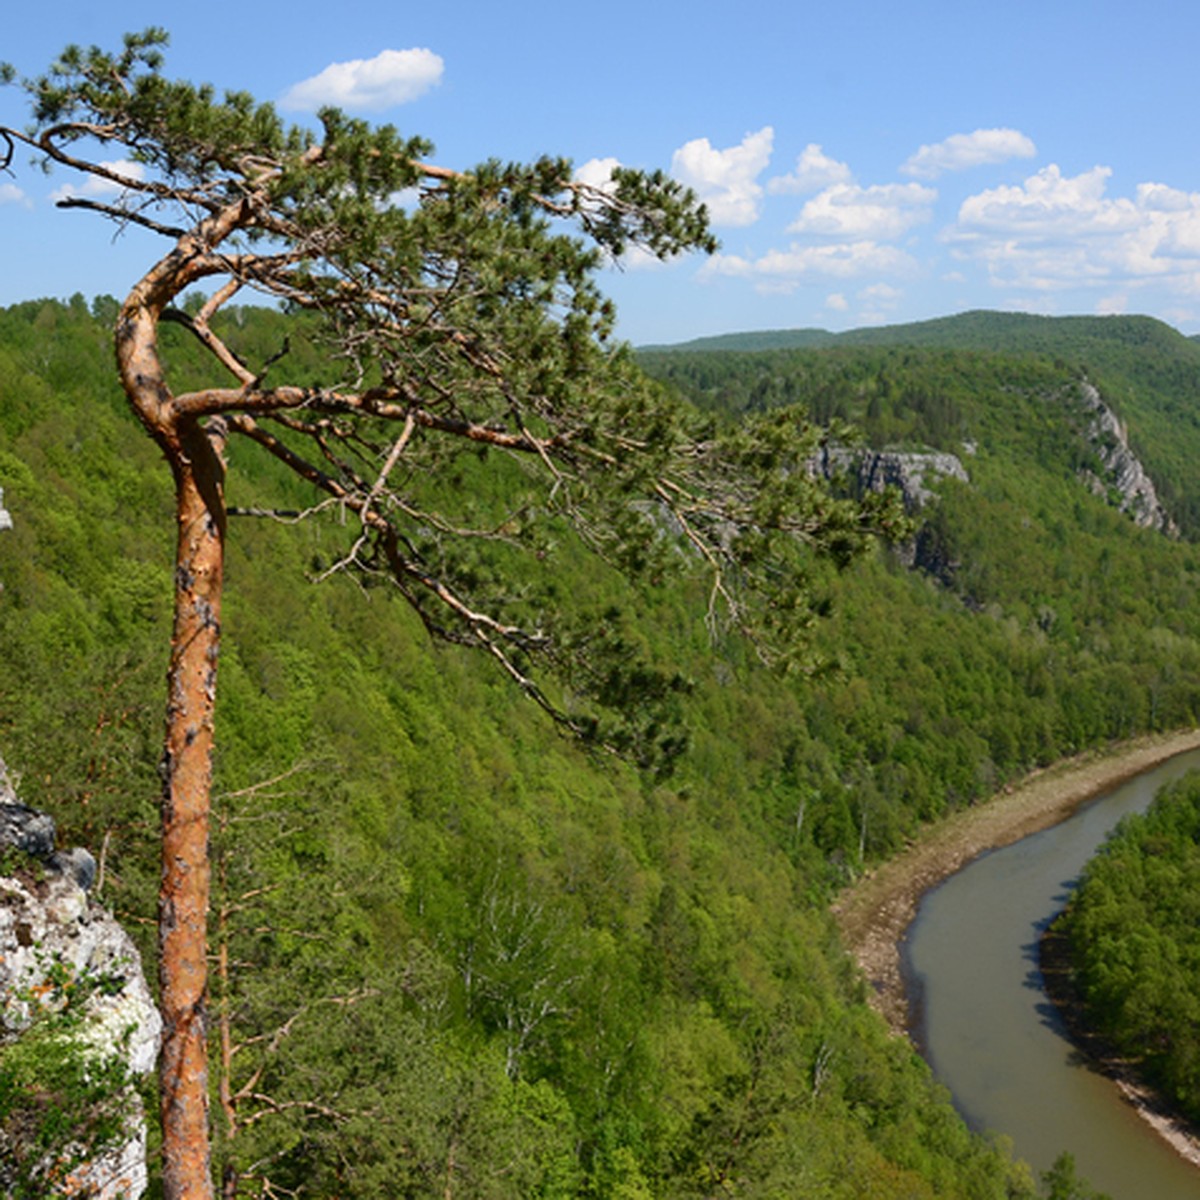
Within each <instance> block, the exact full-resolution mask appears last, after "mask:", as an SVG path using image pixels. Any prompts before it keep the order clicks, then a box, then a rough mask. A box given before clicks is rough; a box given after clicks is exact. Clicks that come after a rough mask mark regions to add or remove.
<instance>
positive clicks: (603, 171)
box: [575, 158, 621, 191]
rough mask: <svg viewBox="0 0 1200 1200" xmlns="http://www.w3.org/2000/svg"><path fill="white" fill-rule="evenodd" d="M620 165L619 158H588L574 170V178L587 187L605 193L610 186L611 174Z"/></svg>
mask: <svg viewBox="0 0 1200 1200" xmlns="http://www.w3.org/2000/svg"><path fill="white" fill-rule="evenodd" d="M620 165H621V160H620V159H619V158H589V159H588V160H587V162H585V163H582V164H581V165H580V166H578V167H576V168H575V178H576V179H578V180H579V182H580V183H584V184H587V186H588V187H594V188H599V189H600V190H601V191H607V190H608V189H609V188H610V187H611V186H612V173H613V171H615V170H616V169H617V168H618V167H619V166H620Z"/></svg>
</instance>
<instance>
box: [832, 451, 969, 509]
mask: <svg viewBox="0 0 1200 1200" xmlns="http://www.w3.org/2000/svg"><path fill="white" fill-rule="evenodd" d="M817 468H818V470H819V471H820V473H821V474H822V475H824V476H825V478H826V479H833V478H836V477H838V476H847V477H849V479H850V480H851V481H852V483H853V484H854V485H855V487H857V488H858V489H859V490H860V491H863V492H882V491H883V490H884V488H887V487H895V488H897V489H898V490H899V492H900V495H901V496H902V497H903V498H904V507H905V508H906V509H907V510H908V512H910V513H914V512H919V511H920V510H921V509H922V508H924V507H925V506H926V505H927V504H928V503H929V502H930V501H931V500H933V499H934V498H935V493H934V491H933V485H934V484H935V483H936V482H937V481H938V480H939V479H946V478H950V479H958V480H960V481H961V482H963V483H968V482H970V481H969V479H968V476H967V472H966V469H965V468H964V467H963V465H962V462H961V461H960V460H959V459H958V457H957V456H956V455H953V454H944V453H939V452H937V451H918V450H851V449H847V448H846V447H844V446H829V447H826V448H825V449H824V450H823V451H822V453H821V457H820V460H819V462H818V464H817Z"/></svg>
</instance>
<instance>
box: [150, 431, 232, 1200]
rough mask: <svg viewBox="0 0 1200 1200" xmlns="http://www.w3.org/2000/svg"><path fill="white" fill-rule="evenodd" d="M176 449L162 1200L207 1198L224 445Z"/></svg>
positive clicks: (205, 440) (163, 942) (162, 949)
mask: <svg viewBox="0 0 1200 1200" xmlns="http://www.w3.org/2000/svg"><path fill="white" fill-rule="evenodd" d="M214 442H215V444H214ZM181 449H182V454H181V457H180V461H178V462H174V463H172V466H173V467H174V468H175V476H176V502H177V511H176V515H177V519H178V524H179V528H178V542H177V548H176V560H175V625H174V632H173V635H172V641H171V665H170V670H169V674H168V687H169V700H168V707H167V729H166V745H165V748H164V752H163V763H162V773H163V796H162V882H161V887H160V890H159V983H160V986H161V1006H162V1015H163V1043H162V1055H161V1059H160V1062H159V1081H160V1093H161V1096H160V1103H161V1113H162V1127H163V1187H164V1194H165V1195H166V1196H167V1197H168V1198H169V1200H207V1198H208V1197H210V1196H211V1195H212V1184H211V1177H210V1162H209V1158H210V1152H209V1140H208V1065H207V1047H206V1013H205V997H206V990H207V950H208V946H207V918H208V900H209V858H208V833H209V796H210V791H211V783H212V746H213V706H214V701H215V698H216V681H217V655H218V650H219V646H220V634H221V587H222V580H223V572H224V542H225V516H224V497H223V490H222V482H223V463H222V461H221V453H220V449H221V447H220V441H219V439H216V438H215V437H214V436H213V435H211V434H208V433H205V432H204V431H203V430H201V429H199V428H198V427H196V426H191V427H190V428H189V429H186V430H185V432H184V437H183V438H181Z"/></svg>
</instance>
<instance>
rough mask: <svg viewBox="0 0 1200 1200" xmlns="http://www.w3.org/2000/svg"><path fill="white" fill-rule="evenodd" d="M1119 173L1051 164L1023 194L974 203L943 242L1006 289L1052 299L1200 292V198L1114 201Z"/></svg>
mask: <svg viewBox="0 0 1200 1200" xmlns="http://www.w3.org/2000/svg"><path fill="white" fill-rule="evenodd" d="M1111 174H1112V172H1111V171H1110V170H1109V168H1107V167H1093V168H1092V169H1091V170H1090V171H1084V172H1082V173H1081V174H1079V175H1075V176H1066V175H1064V174H1063V173H1062V171H1061V170H1060V169H1059V167H1058V166H1056V165H1053V164H1052V165H1050V166H1048V167H1045V168H1043V169H1042V170H1040V171H1038V172H1037V173H1036V174H1035V175H1031V176H1030V177H1029V178H1028V179H1026V180H1025V182H1024V183H1023V184H1021V185H1020V186H1019V187H1017V186H1014V187H999V188H991V189H988V190H986V191H983V192H980V193H978V194H976V195H974V196H969V197H967V199H966V200H964V201H963V203H962V205H961V207H960V208H959V212H958V220H957V222H956V223H955V225H954V226H953V227H952V228H951V229H949V230H947V231H946V233H945V234H944V235H943V236H944V239H945V241H947V242H948V243H949V244H950V245H951V247H952V249H953V252H954V253H955V254H956V255H957V256H958V258H960V259H961V260H968V259H974V260H976V261H979V262H982V263H983V264H985V265H986V266H987V269H988V271H989V274H990V275H991V277H992V280H993V282H994V283H997V284H1000V285H1004V286H1015V287H1021V288H1036V289H1038V290H1041V291H1049V290H1053V289H1060V288H1067V287H1073V286H1079V285H1093V286H1104V287H1109V288H1112V287H1114V286H1117V285H1137V284H1138V283H1144V282H1148V281H1150V280H1152V279H1154V280H1159V281H1162V282H1165V283H1167V284H1168V285H1170V286H1172V287H1174V288H1175V289H1176V290H1178V291H1181V292H1186V293H1190V294H1198V293H1200V193H1195V192H1182V191H1179V190H1178V189H1175V188H1171V187H1168V186H1166V185H1164V184H1158V183H1144V184H1142V185H1140V186H1139V187H1138V188H1137V190H1136V192H1135V194H1134V195H1133V196H1132V197H1128V196H1116V197H1112V196H1109V195H1108V194H1107V188H1108V181H1109V178H1110V177H1111Z"/></svg>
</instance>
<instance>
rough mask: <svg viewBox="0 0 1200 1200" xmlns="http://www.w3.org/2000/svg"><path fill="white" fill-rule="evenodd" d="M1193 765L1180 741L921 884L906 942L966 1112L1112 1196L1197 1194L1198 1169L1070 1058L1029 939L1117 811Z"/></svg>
mask: <svg viewBox="0 0 1200 1200" xmlns="http://www.w3.org/2000/svg"><path fill="white" fill-rule="evenodd" d="M1198 767H1200V751H1191V752H1189V753H1186V754H1181V755H1179V756H1178V757H1176V758H1173V759H1170V760H1169V761H1167V762H1165V763H1162V764H1161V765H1159V766H1157V767H1155V768H1153V769H1151V770H1149V771H1147V772H1145V773H1144V774H1142V775H1139V776H1136V777H1135V778H1133V779H1131V780H1128V781H1127V782H1125V783H1123V784H1120V785H1119V786H1117V787H1116V788H1114V789H1113V790H1112V791H1111V792H1108V793H1106V794H1105V795H1103V796H1101V797H1100V798H1098V799H1097V800H1095V801H1093V802H1092V803H1090V804H1088V805H1087V806H1086V807H1084V808H1083V809H1081V810H1080V811H1079V812H1078V813H1076V814H1075V815H1074V816H1072V817H1071V818H1069V819H1068V820H1066V821H1064V822H1063V823H1062V824H1060V825H1056V826H1054V827H1053V828H1051V829H1047V830H1044V831H1042V832H1041V833H1036V834H1033V835H1031V836H1029V837H1027V838H1025V839H1023V840H1022V841H1019V842H1016V843H1015V844H1013V845H1011V846H1007V847H1005V848H1004V849H1001V850H995V851H992V852H990V853H988V854H985V855H983V856H982V857H981V858H978V859H976V860H975V861H974V862H972V863H971V864H969V865H968V866H967V867H965V868H964V869H963V870H961V871H959V872H958V874H956V875H953V876H951V877H950V878H949V879H947V880H946V881H945V882H944V883H942V884H941V885H939V886H938V887H937V888H935V889H933V890H932V891H930V892H928V893H927V894H926V896H925V897H924V899H923V900H922V901H921V905H920V908H919V910H918V913H917V918H916V920H915V921H914V922H913V924H912V926H911V927H910V929H909V932H908V936H907V939H906V942H905V947H904V970H905V975H906V980H907V983H908V987H909V994H910V997H911V998H912V1000H913V1002H914V1010H913V1011H914V1016H915V1021H914V1032H915V1034H916V1037H917V1040H918V1042H919V1044H920V1046H921V1048H922V1052H923V1053H924V1054H925V1056H926V1058H927V1059H928V1060H929V1062H930V1064H931V1065H932V1067H933V1070H934V1073H935V1074H936V1075H937V1077H938V1078H939V1079H940V1080H941V1082H942V1083H944V1084H945V1085H946V1086H947V1087H948V1088H949V1089H950V1091H951V1093H952V1095H953V1097H954V1101H955V1104H956V1105H957V1107H958V1108H959V1110H960V1111H961V1112H962V1114H963V1115H964V1116H965V1118H966V1119H967V1121H968V1122H969V1123H970V1124H971V1125H972V1126H973V1127H974V1128H976V1129H979V1130H991V1131H994V1132H996V1133H1001V1134H1006V1135H1008V1136H1009V1137H1011V1138H1012V1139H1013V1143H1014V1149H1015V1152H1016V1154H1017V1155H1018V1156H1019V1157H1021V1158H1024V1159H1026V1160H1027V1161H1028V1162H1030V1163H1031V1164H1032V1165H1033V1167H1034V1169H1035V1170H1036V1171H1038V1172H1041V1171H1043V1170H1045V1169H1046V1168H1047V1167H1049V1166H1050V1164H1051V1163H1052V1162H1053V1160H1054V1159H1055V1158H1056V1157H1057V1155H1058V1154H1059V1153H1060V1152H1062V1151H1063V1150H1070V1151H1071V1153H1073V1154H1074V1155H1075V1159H1076V1163H1077V1166H1078V1168H1079V1170H1080V1172H1081V1173H1082V1174H1083V1175H1085V1176H1086V1177H1087V1178H1088V1180H1089V1182H1090V1183H1091V1184H1092V1186H1094V1187H1096V1188H1098V1189H1100V1190H1101V1191H1103V1192H1106V1193H1108V1194H1109V1195H1110V1196H1111V1197H1112V1198H1113V1200H1146V1198H1147V1197H1153V1198H1154V1200H1198V1198H1200V1170H1197V1169H1196V1168H1195V1167H1193V1166H1190V1165H1188V1164H1187V1163H1185V1162H1184V1161H1183V1160H1182V1159H1181V1158H1179V1157H1178V1155H1176V1153H1175V1152H1174V1151H1173V1150H1172V1149H1171V1148H1170V1147H1169V1146H1168V1145H1167V1144H1166V1143H1165V1142H1164V1141H1163V1140H1162V1139H1161V1138H1159V1137H1158V1136H1157V1135H1156V1134H1155V1133H1154V1132H1153V1130H1152V1129H1151V1128H1150V1127H1149V1125H1147V1124H1146V1122H1144V1121H1143V1120H1141V1118H1139V1117H1138V1116H1137V1114H1136V1113H1135V1112H1134V1110H1133V1109H1132V1107H1131V1106H1130V1105H1129V1103H1128V1102H1127V1101H1125V1100H1124V1099H1123V1098H1122V1097H1121V1095H1120V1094H1119V1093H1118V1091H1117V1089H1116V1087H1115V1085H1114V1084H1113V1083H1112V1082H1111V1081H1110V1080H1108V1079H1106V1078H1105V1077H1103V1076H1102V1075H1099V1074H1097V1073H1096V1072H1095V1071H1093V1070H1092V1069H1090V1068H1089V1067H1088V1066H1087V1065H1086V1064H1085V1063H1083V1062H1082V1061H1081V1059H1080V1056H1079V1054H1078V1053H1077V1052H1076V1051H1075V1050H1074V1048H1073V1047H1072V1045H1071V1043H1070V1042H1069V1041H1068V1039H1067V1037H1066V1034H1065V1031H1064V1029H1063V1027H1062V1024H1061V1022H1060V1021H1059V1020H1058V1017H1057V1014H1056V1013H1055V1012H1054V1009H1053V1007H1052V1006H1051V1005H1050V1003H1049V1001H1048V1000H1047V998H1046V996H1045V993H1044V992H1043V991H1042V989H1041V978H1040V974H1039V972H1038V968H1037V940H1038V936H1039V934H1040V932H1041V931H1042V930H1043V929H1044V928H1045V926H1046V924H1047V923H1048V921H1049V919H1050V918H1051V917H1052V916H1053V915H1054V914H1056V913H1057V912H1058V911H1059V910H1060V909H1061V908H1062V907H1063V905H1064V903H1065V902H1066V897H1067V894H1068V891H1069V888H1070V886H1071V884H1072V882H1073V881H1074V879H1075V878H1076V877H1077V876H1078V875H1079V873H1080V871H1081V870H1082V869H1083V866H1084V864H1085V863H1086V862H1087V860H1088V859H1089V858H1090V857H1091V856H1092V854H1093V853H1095V851H1096V848H1097V847H1098V846H1099V845H1100V843H1101V842H1102V841H1103V840H1104V837H1105V835H1106V834H1107V833H1108V831H1109V830H1110V829H1112V827H1113V826H1114V825H1115V824H1116V823H1117V822H1118V821H1119V820H1120V819H1121V817H1122V816H1124V815H1125V814H1126V813H1129V812H1140V811H1141V810H1143V809H1144V808H1145V807H1146V806H1147V805H1148V804H1149V803H1150V801H1151V800H1152V799H1153V798H1154V795H1155V793H1156V792H1157V791H1158V790H1159V788H1161V787H1162V786H1163V784H1164V783H1167V782H1168V781H1170V780H1172V779H1175V778H1177V777H1178V776H1179V775H1181V774H1183V773H1184V771H1186V770H1188V769H1191V768H1198Z"/></svg>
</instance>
